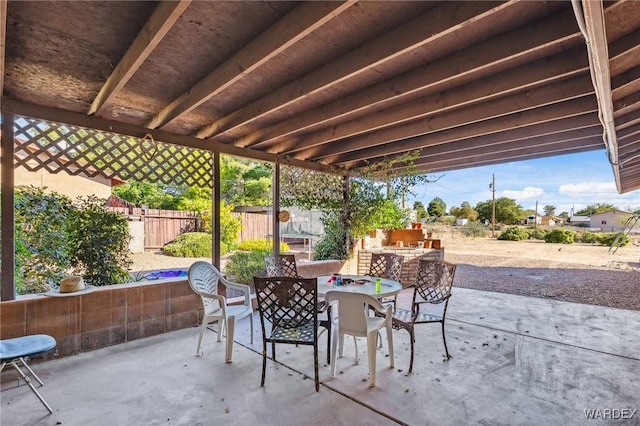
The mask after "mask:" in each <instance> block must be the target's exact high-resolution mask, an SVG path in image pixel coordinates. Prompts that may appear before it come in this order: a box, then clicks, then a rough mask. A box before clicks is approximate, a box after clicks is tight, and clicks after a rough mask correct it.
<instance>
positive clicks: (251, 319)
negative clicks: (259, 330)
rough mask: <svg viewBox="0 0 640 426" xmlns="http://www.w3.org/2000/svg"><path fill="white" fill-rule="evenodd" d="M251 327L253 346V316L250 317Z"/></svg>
mask: <svg viewBox="0 0 640 426" xmlns="http://www.w3.org/2000/svg"><path fill="white" fill-rule="evenodd" d="M249 327H251V344H252V345H253V315H250V316H249Z"/></svg>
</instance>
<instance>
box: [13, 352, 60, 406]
mask: <svg viewBox="0 0 640 426" xmlns="http://www.w3.org/2000/svg"><path fill="white" fill-rule="evenodd" d="M17 361H18V359H14V360H13V361H11V365H12V366H13V368H15V369H16V371H17V372H18V374H19V375H20V377H22V380H24V381H25V383H26V384H27V385H28V386H29V388H30V389H31V390H32V391H33V393H35V394H36V396H37V397H38V399H39V400H40V402H41V403H42V405H44V406H45V408H46V409H47V410H49V413H50V414H51V413H53V410H52V409H51V407H50V406H49V404H47V401H45V400H44V398H43V397H42V395H40V392H38V390H37V389H36V387H35V386H33V383H31V379H30V378H29V377H28V376H27V375H25V374H24V372H23V371H22V369H20V367H19V366H18V363H17ZM20 361H22V364H24V365H25V366H26V367H27V369H28V370H29V371H31V369H30V368H29V367H28V366H27V364H26V363H25V362H24V359H22V358H20ZM31 372H32V371H31ZM32 373H33V372H32ZM36 377H37V376H36ZM38 382H40V383H42V382H41V381H40V378H38Z"/></svg>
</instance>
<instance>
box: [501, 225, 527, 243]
mask: <svg viewBox="0 0 640 426" xmlns="http://www.w3.org/2000/svg"><path fill="white" fill-rule="evenodd" d="M498 239H499V240H508V241H522V240H528V239H529V231H527V230H526V229H524V228H521V227H519V226H509V227H508V228H507V229H505V230H504V231H502V233H501V234H500V235H499V236H498Z"/></svg>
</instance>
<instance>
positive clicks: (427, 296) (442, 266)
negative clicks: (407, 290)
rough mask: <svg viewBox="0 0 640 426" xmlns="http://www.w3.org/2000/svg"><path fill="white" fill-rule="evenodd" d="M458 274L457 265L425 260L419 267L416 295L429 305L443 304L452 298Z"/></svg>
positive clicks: (414, 297) (421, 261)
mask: <svg viewBox="0 0 640 426" xmlns="http://www.w3.org/2000/svg"><path fill="white" fill-rule="evenodd" d="M455 273H456V265H455V264H453V263H449V262H447V261H444V260H434V259H423V260H420V263H419V265H418V277H417V279H416V283H415V292H414V296H413V299H414V301H413V302H414V303H416V294H417V295H419V296H420V297H421V298H422V300H423V301H425V302H428V303H442V302H445V301H447V300H448V299H449V296H451V287H452V286H453V278H454V276H455Z"/></svg>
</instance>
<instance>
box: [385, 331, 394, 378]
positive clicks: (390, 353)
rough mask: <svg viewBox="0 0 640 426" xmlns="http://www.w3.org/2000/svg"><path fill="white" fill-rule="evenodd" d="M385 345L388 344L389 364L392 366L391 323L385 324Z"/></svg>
mask: <svg viewBox="0 0 640 426" xmlns="http://www.w3.org/2000/svg"><path fill="white" fill-rule="evenodd" d="M387 345H388V346H389V363H390V365H389V366H390V367H391V368H393V363H394V357H393V327H391V323H388V324H387Z"/></svg>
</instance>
